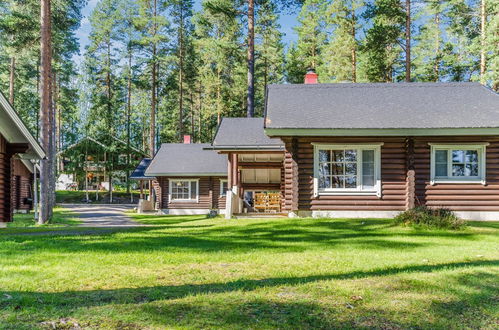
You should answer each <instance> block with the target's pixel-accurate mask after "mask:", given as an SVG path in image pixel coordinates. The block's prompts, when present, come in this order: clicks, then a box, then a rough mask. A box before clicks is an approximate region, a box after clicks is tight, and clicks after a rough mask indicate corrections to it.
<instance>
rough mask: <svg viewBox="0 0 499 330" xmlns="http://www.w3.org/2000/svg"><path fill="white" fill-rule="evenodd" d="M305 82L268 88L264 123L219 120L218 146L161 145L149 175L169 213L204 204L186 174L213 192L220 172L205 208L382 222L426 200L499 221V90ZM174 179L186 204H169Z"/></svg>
mask: <svg viewBox="0 0 499 330" xmlns="http://www.w3.org/2000/svg"><path fill="white" fill-rule="evenodd" d="M305 82H306V83H305V84H301V85H270V86H269V87H268V89H267V94H266V109H265V116H264V118H263V119H262V118H224V119H222V121H221V124H220V125H219V127H218V130H217V133H216V135H215V138H214V140H213V143H212V144H211V146H209V145H206V146H204V147H203V146H202V145H191V146H188V147H185V146H182V145H163V147H162V150H160V152H159V153H158V155H156V157H155V158H154V160H153V161H152V164H151V166H152V165H154V167H153V168H154V169H153V170H152V169H151V166H150V167H149V168H148V170H147V171H146V174H147V175H152V176H157V177H158V176H159V177H158V179H159V181H160V184H159V187H160V188H161V193H160V194H159V196H161V198H160V199H159V200H160V203H161V208H162V209H166V210H168V209H171V210H186V209H189V210H192V209H195V208H200V207H199V206H200V204H199V203H198V197H192V196H198V195H196V194H195V195H192V196H191V197H190V198H188V197H189V196H190V194H192V191H194V192H196V193H197V191H200V190H199V189H200V188H194V187H198V186H197V185H195V184H194V183H192V182H190V183H189V181H188V180H187V179H188V178H193V177H194V178H195V179H194V180H195V182H198V181H200V180H201V181H200V182H202V181H204V185H203V186H204V187H205V188H203V189H204V191H206V193H202V192H201V191H200V193H201V194H200V195H199V196H201V195H203V194H204V195H208V192H211V194H212V196H213V194H214V191H215V189H216V187H215V186H217V185H213V182H214V181H216V180H214V178H215V179H216V178H217V177H218V179H219V180H225V176H227V193H226V194H225V198H224V199H223V201H222V200H219V201H218V204H217V201H216V199H213V198H207V197H203V203H202V204H203V207H202V208H201V209H204V212H205V211H206V209H208V208H218V209H223V207H224V205H225V217H226V218H231V217H233V216H238V215H240V214H241V213H243V214H251V213H257V214H259V215H261V213H271V214H277V215H287V216H290V217H296V216H311V217H349V218H352V217H354V218H363V217H369V218H386V217H393V216H395V215H397V214H398V213H400V212H402V211H404V210H408V209H410V208H413V207H415V206H418V205H426V206H429V207H435V208H436V207H443V208H447V209H450V210H452V211H455V212H456V214H457V215H458V216H460V217H461V218H463V219H471V220H499V95H498V94H497V93H495V92H494V91H492V90H490V89H488V88H487V87H484V86H482V85H480V84H478V83H394V84H385V83H383V84H376V83H374V84H372V83H369V84H363V83H358V84H350V83H341V84H318V83H317V75H316V74H315V73H313V72H309V73H307V76H306V79H305ZM188 148H195V150H196V154H195V153H192V151H193V150H194V149H192V150H191V149H188ZM202 149H204V150H205V151H203V152H201V150H202ZM210 150H211V152H213V151H215V152H217V153H218V154H219V156H223V157H222V158H218V160H217V169H216V170H213V171H212V172H216V173H211V172H210V171H211V165H209V164H210V162H207V163H205V161H204V158H203V156H202V155H208V154H209V152H210ZM197 153H199V154H197ZM188 154H191V155H188ZM210 157H213V154H211V156H210ZM223 159H224V160H225V167H226V169H225V171H223V169H222V163H223V161H222V160H223ZM175 160H176V161H177V162H175ZM178 161H180V163H178ZM184 164H189V166H188V168H189V170H187V169H183V167H184ZM162 166H165V167H168V169H166V168H163V169H162V168H161V167H162ZM171 171H178V172H175V173H169V172H171ZM205 171H206V173H205ZM189 172H191V173H190V174H189V175H186V174H188V173H189ZM178 177H184V178H186V180H185V181H176V178H178ZM209 177H211V178H212V179H211V181H210V180H209V179H208V178H209ZM172 180H173V181H172ZM170 183H174V184H175V185H178V186H179V187H180V188H182V189H181V191H182V193H185V194H186V199H188V203H185V204H184V203H182V204H181V203H179V202H175V203H172V202H171V200H172V199H173V200H174V199H177V198H176V197H173V198H172V193H173V194H178V193H179V191H180V190H179V191H178V190H177V189H176V188H175V190H173V192H172V186H173V185H172V184H170ZM189 187H191V188H189ZM220 187H222V185H220ZM224 189H225V186H224V188H220V189H219V191H223V190H224ZM215 195H216V193H215ZM199 198H200V197H199ZM200 200H201V199H200ZM184 202H187V201H184ZM185 213H188V212H185V211H184V212H178V213H177V214H185Z"/></svg>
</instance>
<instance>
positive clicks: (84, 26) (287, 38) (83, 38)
mask: <svg viewBox="0 0 499 330" xmlns="http://www.w3.org/2000/svg"><path fill="white" fill-rule="evenodd" d="M99 1H100V0H89V1H88V4H87V6H86V7H85V8H84V9H83V12H82V14H83V19H82V21H81V26H80V28H79V29H78V31H77V32H76V37H77V38H78V39H79V40H80V55H79V56H75V61H76V62H77V63H78V64H79V63H80V62H81V61H82V58H83V57H82V56H83V54H84V52H85V47H86V46H87V45H88V43H89V41H88V35H89V34H90V21H89V20H88V17H89V16H90V13H91V12H92V10H93V9H94V8H95V6H96V5H97V3H98V2H99ZM194 9H195V10H200V9H201V0H195V5H194ZM279 23H280V25H281V32H282V33H283V34H284V37H283V41H284V43H285V44H289V43H290V42H292V41H295V40H296V38H297V36H296V33H295V31H294V30H293V27H294V26H295V25H296V14H290V13H284V14H281V19H280V21H279Z"/></svg>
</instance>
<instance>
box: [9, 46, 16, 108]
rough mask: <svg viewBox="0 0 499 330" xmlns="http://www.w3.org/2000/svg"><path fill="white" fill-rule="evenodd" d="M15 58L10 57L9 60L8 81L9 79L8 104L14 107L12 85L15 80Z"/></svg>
mask: <svg viewBox="0 0 499 330" xmlns="http://www.w3.org/2000/svg"><path fill="white" fill-rule="evenodd" d="M15 74H16V58H15V57H14V56H12V58H11V59H10V79H9V102H10V105H12V106H14V85H15V80H16V75H15Z"/></svg>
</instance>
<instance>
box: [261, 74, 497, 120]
mask: <svg viewBox="0 0 499 330" xmlns="http://www.w3.org/2000/svg"><path fill="white" fill-rule="evenodd" d="M265 119H266V120H265V127H266V128H270V129H272V128H291V129H293V128H305V129H309V128H310V129H328V128H337V129H397V128H398V129H402V128H415V129H421V128H497V127H499V95H498V94H497V93H495V92H493V91H492V90H490V89H488V88H486V87H484V86H482V85H480V84H478V83H378V84H351V83H347V84H343V83H338V84H315V85H271V86H269V88H268V94H267V108H266V118H265Z"/></svg>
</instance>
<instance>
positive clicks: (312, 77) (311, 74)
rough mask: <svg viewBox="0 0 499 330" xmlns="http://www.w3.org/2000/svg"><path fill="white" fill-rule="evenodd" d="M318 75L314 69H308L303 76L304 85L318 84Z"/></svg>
mask: <svg viewBox="0 0 499 330" xmlns="http://www.w3.org/2000/svg"><path fill="white" fill-rule="evenodd" d="M318 83H319V75H318V74H317V73H316V72H315V69H314V68H309V69H308V71H307V74H305V84H318Z"/></svg>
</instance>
